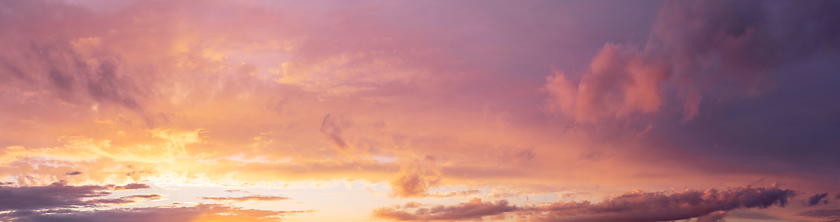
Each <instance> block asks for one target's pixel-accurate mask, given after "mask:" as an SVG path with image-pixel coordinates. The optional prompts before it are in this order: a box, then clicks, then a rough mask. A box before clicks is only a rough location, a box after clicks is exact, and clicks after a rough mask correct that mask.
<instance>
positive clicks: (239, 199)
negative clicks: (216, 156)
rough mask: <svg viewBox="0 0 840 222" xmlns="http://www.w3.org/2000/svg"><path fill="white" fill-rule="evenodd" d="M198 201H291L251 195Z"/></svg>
mask: <svg viewBox="0 0 840 222" xmlns="http://www.w3.org/2000/svg"><path fill="white" fill-rule="evenodd" d="M199 199H204V200H215V201H236V202H243V201H281V200H288V199H291V198H288V197H281V196H263V195H251V196H244V197H199Z"/></svg>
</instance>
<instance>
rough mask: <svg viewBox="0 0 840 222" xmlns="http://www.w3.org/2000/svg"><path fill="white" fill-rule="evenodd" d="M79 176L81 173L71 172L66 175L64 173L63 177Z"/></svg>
mask: <svg viewBox="0 0 840 222" xmlns="http://www.w3.org/2000/svg"><path fill="white" fill-rule="evenodd" d="M80 174H82V172H81V171H73V172H67V173H65V174H64V175H67V176H75V175H80Z"/></svg>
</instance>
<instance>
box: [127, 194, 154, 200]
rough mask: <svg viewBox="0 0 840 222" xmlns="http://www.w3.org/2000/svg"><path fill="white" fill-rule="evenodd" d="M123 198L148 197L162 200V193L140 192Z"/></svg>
mask: <svg viewBox="0 0 840 222" xmlns="http://www.w3.org/2000/svg"><path fill="white" fill-rule="evenodd" d="M123 198H137V199H147V200H160V198H161V195H160V194H138V195H131V196H127V197H123Z"/></svg>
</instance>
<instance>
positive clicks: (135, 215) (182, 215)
mask: <svg viewBox="0 0 840 222" xmlns="http://www.w3.org/2000/svg"><path fill="white" fill-rule="evenodd" d="M311 212H314V211H311V210H310V211H271V210H254V209H243V208H238V207H230V206H223V205H214V204H199V205H197V206H193V207H163V206H161V207H147V208H123V209H110V210H93V211H72V210H63V211H28V212H13V213H5V214H0V218H3V219H6V220H8V221H15V222H17V221H20V222H25V221H90V222H100V221H101V222H106V221H125V222H182V221H281V217H282V216H284V215H288V214H296V213H311Z"/></svg>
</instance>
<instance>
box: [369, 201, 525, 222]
mask: <svg viewBox="0 0 840 222" xmlns="http://www.w3.org/2000/svg"><path fill="white" fill-rule="evenodd" d="M409 204H410V203H408V204H406V207H404V209H406V210H407V209H416V210H413V211H406V210H401V209H398V208H389V207H383V208H379V209H376V210H375V211H374V212H373V216H374V217H378V218H382V219H389V220H397V221H436V220H445V221H458V220H477V219H481V218H483V217H486V216H494V215H500V214H503V213H506V212H512V211H516V210H517V209H518V208H517V207H516V206H513V205H509V204H508V202H507V201H506V200H499V201H495V202H491V201H482V200H481V199H479V198H473V199H471V200H470V201H469V202H465V203H461V204H458V205H453V206H442V205H437V206H433V207H428V208H425V207H424V208H419V207H417V206H416V205H415V204H412V205H409Z"/></svg>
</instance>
